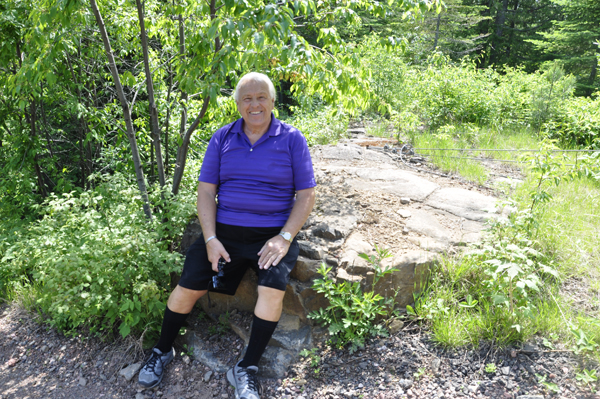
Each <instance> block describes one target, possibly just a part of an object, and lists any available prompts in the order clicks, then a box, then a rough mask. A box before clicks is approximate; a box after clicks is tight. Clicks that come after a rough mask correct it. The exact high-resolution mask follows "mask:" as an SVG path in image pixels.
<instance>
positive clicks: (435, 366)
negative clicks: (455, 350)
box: [431, 359, 441, 375]
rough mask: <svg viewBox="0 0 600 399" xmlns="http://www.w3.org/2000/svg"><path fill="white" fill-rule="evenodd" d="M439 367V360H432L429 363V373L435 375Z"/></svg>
mask: <svg viewBox="0 0 600 399" xmlns="http://www.w3.org/2000/svg"><path fill="white" fill-rule="evenodd" d="M440 365H441V361H440V359H433V361H432V362H431V371H432V372H433V374H436V375H437V373H438V371H440Z"/></svg>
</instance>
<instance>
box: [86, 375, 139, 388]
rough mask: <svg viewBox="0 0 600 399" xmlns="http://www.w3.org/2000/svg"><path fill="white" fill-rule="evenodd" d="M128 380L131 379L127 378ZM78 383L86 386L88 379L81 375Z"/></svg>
mask: <svg viewBox="0 0 600 399" xmlns="http://www.w3.org/2000/svg"><path fill="white" fill-rule="evenodd" d="M127 381H129V380H127ZM77 385H79V386H81V387H84V386H86V385H87V380H86V379H85V378H83V377H79V381H77Z"/></svg>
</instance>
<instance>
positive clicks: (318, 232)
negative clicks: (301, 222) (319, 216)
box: [312, 223, 344, 241]
mask: <svg viewBox="0 0 600 399" xmlns="http://www.w3.org/2000/svg"><path fill="white" fill-rule="evenodd" d="M312 234H313V235H315V236H317V237H321V238H325V239H327V240H332V241H335V240H339V239H340V238H343V237H344V234H343V233H342V232H341V231H340V230H338V229H337V228H335V227H333V226H332V225H330V224H328V223H321V224H319V225H318V226H316V227H313V228H312Z"/></svg>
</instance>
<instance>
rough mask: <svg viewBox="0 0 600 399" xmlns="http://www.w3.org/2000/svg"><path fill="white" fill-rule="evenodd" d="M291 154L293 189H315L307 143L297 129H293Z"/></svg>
mask: <svg viewBox="0 0 600 399" xmlns="http://www.w3.org/2000/svg"><path fill="white" fill-rule="evenodd" d="M291 153H292V170H293V173H294V189H295V190H296V191H299V190H304V189H307V188H311V187H315V186H316V185H317V183H316V181H315V174H314V171H313V165H312V158H311V157H310V151H309V149H308V143H307V142H306V138H305V137H304V136H303V135H302V133H300V131H299V130H297V129H294V139H293V140H292V146H291Z"/></svg>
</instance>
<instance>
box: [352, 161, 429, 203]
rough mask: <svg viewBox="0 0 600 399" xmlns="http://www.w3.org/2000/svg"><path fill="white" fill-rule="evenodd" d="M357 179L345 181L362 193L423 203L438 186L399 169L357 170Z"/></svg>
mask: <svg viewBox="0 0 600 399" xmlns="http://www.w3.org/2000/svg"><path fill="white" fill-rule="evenodd" d="M355 174H356V176H357V177H358V179H347V181H346V182H347V183H348V184H349V185H350V187H351V188H354V189H356V190H364V191H380V192H385V193H388V194H393V195H395V196H398V197H404V198H411V199H412V200H414V201H419V202H422V201H425V199H426V198H427V197H428V196H429V195H431V193H432V192H434V191H435V190H436V189H438V188H439V186H438V185H437V184H436V183H433V182H431V181H429V180H427V179H424V178H422V177H419V176H417V175H416V174H414V173H413V172H409V171H406V170H400V169H376V168H359V169H357V170H356V171H355Z"/></svg>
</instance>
